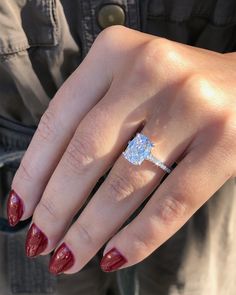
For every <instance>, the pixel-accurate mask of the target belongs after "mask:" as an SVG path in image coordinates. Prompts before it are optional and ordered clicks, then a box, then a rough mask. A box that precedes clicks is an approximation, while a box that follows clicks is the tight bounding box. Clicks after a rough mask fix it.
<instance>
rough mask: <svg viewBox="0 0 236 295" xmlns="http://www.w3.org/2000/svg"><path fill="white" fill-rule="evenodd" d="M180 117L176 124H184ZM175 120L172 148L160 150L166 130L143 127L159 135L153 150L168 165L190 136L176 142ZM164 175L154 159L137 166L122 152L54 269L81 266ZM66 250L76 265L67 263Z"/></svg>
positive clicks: (72, 231)
mask: <svg viewBox="0 0 236 295" xmlns="http://www.w3.org/2000/svg"><path fill="white" fill-rule="evenodd" d="M160 118H161V116H160ZM180 121H181V120H180ZM180 121H179V123H176V124H177V125H178V124H180ZM172 123H173V125H171V124H170V125H169V126H168V127H167V128H166V129H165V136H166V137H167V140H168V142H169V143H170V145H172V147H173V148H172V149H168V148H165V149H163V150H159V148H158V146H159V143H161V142H162V140H163V132H162V131H161V130H160V133H158V136H156V130H155V129H153V126H154V125H153V122H152V123H150V124H147V125H146V126H145V128H144V129H143V131H142V133H144V134H145V135H148V134H149V135H150V136H148V137H149V138H158V142H157V144H156V146H157V148H156V150H155V151H153V154H155V153H157V154H158V157H160V158H161V159H162V160H164V161H165V163H167V165H171V164H172V163H174V161H175V159H176V158H178V156H179V155H180V154H181V153H182V152H183V150H182V149H184V148H185V147H186V146H187V145H188V143H189V142H188V141H187V140H186V139H187V138H190V137H189V136H188V134H184V135H183V136H181V135H180V136H179V137H178V140H177V141H176V142H175V143H174V142H172V140H173V139H172V138H173V136H172V134H173V127H176V124H174V121H173V122H172ZM182 123H183V122H182ZM153 130H155V132H154V131H153ZM171 130H172V132H171ZM151 134H152V135H151ZM183 142H184V144H183ZM180 143H181V144H180ZM180 146H181V148H179V147H180ZM163 175H164V172H163V171H162V170H161V169H160V168H158V167H156V166H154V165H153V164H152V163H150V162H147V161H146V162H144V163H143V164H142V165H141V166H134V165H131V164H130V163H129V162H128V161H127V160H126V159H125V158H124V157H123V155H121V156H120V157H119V159H118V160H117V161H116V163H115V165H114V166H113V168H112V170H111V171H110V173H109V176H108V178H107V179H106V181H105V182H104V183H103V184H102V186H101V187H100V188H99V190H98V191H97V192H96V194H95V195H94V196H93V198H92V199H91V200H90V202H89V204H88V205H87V206H86V207H85V209H84V210H83V212H82V214H81V215H80V216H79V218H78V220H77V221H76V222H75V223H74V224H73V225H72V227H71V228H70V229H69V231H68V232H67V234H66V236H65V237H64V239H63V244H62V245H61V246H60V247H59V248H58V249H57V250H56V252H55V254H54V256H53V258H52V260H51V264H50V270H51V271H52V272H54V273H59V272H65V273H74V272H76V271H78V270H80V269H81V268H82V267H83V266H84V265H85V264H86V263H87V262H88V261H89V260H90V259H91V257H92V256H93V255H94V254H95V253H96V252H97V251H98V250H99V249H100V247H101V246H102V245H103V244H104V243H105V242H106V241H107V240H108V239H109V238H110V237H111V236H112V235H113V234H114V233H115V232H116V231H117V230H118V229H119V228H120V227H121V225H122V224H123V223H124V221H125V220H126V219H127V218H128V217H129V216H130V215H131V214H132V212H134V210H135V209H137V207H138V206H139V205H140V204H141V203H142V202H143V201H144V199H145V197H147V196H148V195H149V194H150V193H151V192H152V191H153V189H154V188H155V186H156V185H158V183H159V182H160V180H161V178H162V176H163ZM64 252H65V253H66V257H68V260H71V262H73V265H72V263H68V264H67V262H68V261H67V259H64V258H65V257H64V254H63V253H64ZM68 253H70V254H68ZM68 268H70V269H68Z"/></svg>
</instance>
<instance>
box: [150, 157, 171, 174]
mask: <svg viewBox="0 0 236 295" xmlns="http://www.w3.org/2000/svg"><path fill="white" fill-rule="evenodd" d="M146 160H148V161H150V162H152V163H153V164H155V165H156V166H158V167H160V168H161V169H162V170H164V171H165V172H167V173H171V171H172V169H170V168H168V167H167V166H166V165H165V164H164V163H163V162H162V161H160V160H158V159H157V158H156V157H154V156H153V155H152V154H151V153H150V154H149V156H148V157H147V158H146Z"/></svg>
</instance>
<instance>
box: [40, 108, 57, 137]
mask: <svg viewBox="0 0 236 295" xmlns="http://www.w3.org/2000/svg"><path fill="white" fill-rule="evenodd" d="M36 132H37V135H38V136H40V139H42V140H44V141H47V142H50V141H53V140H55V138H56V136H57V133H58V126H57V123H56V118H55V113H54V112H53V110H52V109H51V108H47V110H46V111H45V112H44V113H43V115H42V117H41V119H40V121H39V124H38V127H37V130H36Z"/></svg>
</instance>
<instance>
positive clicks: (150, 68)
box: [134, 38, 183, 83]
mask: <svg viewBox="0 0 236 295" xmlns="http://www.w3.org/2000/svg"><path fill="white" fill-rule="evenodd" d="M182 59H183V58H182V54H181V50H179V49H178V47H177V46H176V45H175V43H174V42H172V41H170V40H167V39H164V38H154V39H151V40H149V41H148V42H146V43H145V44H144V45H143V46H142V49H141V52H140V54H139V57H138V58H137V59H136V62H135V63H134V72H135V74H136V76H137V77H139V78H140V79H145V80H146V81H149V82H150V81H153V83H156V79H157V78H156V77H164V76H166V74H167V73H168V79H171V80H172V78H173V79H176V77H180V75H177V71H178V73H180V70H183V67H180V64H181V63H182ZM180 61H181V62H180ZM169 68H171V70H169V71H168V69H169Z"/></svg>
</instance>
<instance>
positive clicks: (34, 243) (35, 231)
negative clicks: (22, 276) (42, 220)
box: [25, 223, 48, 257]
mask: <svg viewBox="0 0 236 295" xmlns="http://www.w3.org/2000/svg"><path fill="white" fill-rule="evenodd" d="M47 244H48V238H47V237H46V236H45V234H44V233H43V232H42V231H41V230H40V229H39V228H38V227H37V226H36V225H35V224H34V223H33V224H32V225H31V227H30V229H29V231H28V233H27V237H26V243H25V252H26V255H27V256H28V257H35V256H37V255H39V254H40V253H42V252H43V251H44V250H45V249H46V247H47Z"/></svg>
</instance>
